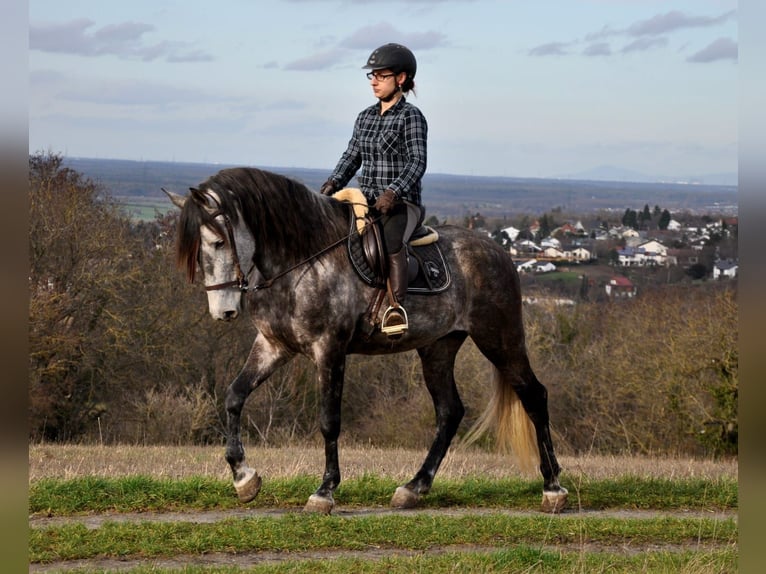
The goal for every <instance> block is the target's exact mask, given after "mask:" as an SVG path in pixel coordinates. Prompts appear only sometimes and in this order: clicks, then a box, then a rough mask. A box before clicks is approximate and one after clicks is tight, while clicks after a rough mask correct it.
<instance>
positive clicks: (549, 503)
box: [541, 486, 569, 514]
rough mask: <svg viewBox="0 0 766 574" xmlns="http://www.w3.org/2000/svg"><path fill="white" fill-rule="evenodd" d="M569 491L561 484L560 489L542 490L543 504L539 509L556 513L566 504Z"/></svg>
mask: <svg viewBox="0 0 766 574" xmlns="http://www.w3.org/2000/svg"><path fill="white" fill-rule="evenodd" d="M568 496H569V492H568V491H567V489H566V488H564V487H563V486H562V487H561V490H551V491H549V492H545V491H543V504H542V508H541V510H542V511H543V512H548V513H550V514H558V513H559V512H561V511H562V510H564V508H565V507H566V505H567V498H568Z"/></svg>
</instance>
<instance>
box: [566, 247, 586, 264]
mask: <svg viewBox="0 0 766 574" xmlns="http://www.w3.org/2000/svg"><path fill="white" fill-rule="evenodd" d="M564 256H565V257H566V258H567V259H569V260H570V261H590V260H591V259H593V254H592V253H591V252H590V251H588V250H587V249H585V248H584V247H577V248H576V249H572V250H570V251H565V252H564Z"/></svg>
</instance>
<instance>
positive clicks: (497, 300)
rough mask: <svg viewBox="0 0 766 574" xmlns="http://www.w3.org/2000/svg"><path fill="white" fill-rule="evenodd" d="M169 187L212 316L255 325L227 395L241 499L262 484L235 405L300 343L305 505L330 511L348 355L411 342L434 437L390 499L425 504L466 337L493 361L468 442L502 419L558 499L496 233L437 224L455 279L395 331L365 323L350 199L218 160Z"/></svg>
mask: <svg viewBox="0 0 766 574" xmlns="http://www.w3.org/2000/svg"><path fill="white" fill-rule="evenodd" d="M163 191H165V193H166V194H167V195H168V196H169V198H170V200H171V201H172V202H173V204H174V205H176V206H177V207H179V208H180V210H181V211H180V216H179V219H178V228H177V236H176V253H175V255H176V263H177V264H178V266H179V267H180V268H181V270H183V271H185V274H186V276H187V279H188V281H190V282H194V280H195V276H196V275H197V274H199V273H201V274H202V277H203V283H204V285H205V289H206V290H207V298H208V311H209V313H210V315H211V316H212V317H213V318H214V319H215V320H220V321H233V320H235V319H237V318H238V317H239V316H240V315H242V314H243V311H244V310H245V309H247V310H248V312H249V313H248V314H249V315H250V319H251V320H252V322H253V323H254V325H255V327H256V329H257V335H256V336H255V339H254V341H253V344H252V348H251V349H250V351H249V354H248V357H247V359H246V361H245V364H244V366H243V367H242V369H241V370H240V372H239V373H238V375H237V376H236V377H235V378H234V380H233V381H232V382H231V383H230V384H229V386H228V388H227V390H226V395H225V409H226V415H227V416H226V450H225V458H226V461H227V462H228V464H229V466H230V468H231V472H232V474H233V485H234V489H235V491H236V493H237V496H238V498H239V500H240V501H241V502H242V503H247V502H250V501H252V500H253V499H254V498H255V497H256V496H257V494H258V491H259V490H260V488H261V482H262V479H261V477H260V475H259V474H258V473H257V472H256V470H255V469H254V468H252V467H250V466H249V465H248V464H247V462H246V461H245V449H244V446H243V444H242V440H241V436H240V425H241V420H240V419H241V412H242V409H243V406H244V404H245V401H246V400H247V398H248V397H249V395H250V394H251V393H252V392H253V391H254V390H255V389H256V388H258V387H259V386H260V385H261V384H262V383H264V382H265V381H266V380H267V379H268V378H269V376H270V375H271V374H272V373H273V372H274V371H275V369H277V368H278V367H280V366H282V365H283V364H285V363H286V362H288V361H289V360H290V359H291V358H293V357H295V356H296V355H299V354H300V355H304V356H306V357H308V358H309V359H310V360H311V361H312V362H313V363H314V365H315V366H316V373H317V378H318V385H319V389H320V414H319V423H320V424H319V427H320V432H321V434H322V436H323V438H324V452H325V469H324V474H323V476H322V482H321V484H320V486H319V487H318V488H317V490H316V491H315V492H314V493H313V494H311V495H310V497H309V499H308V501H307V503H306V505H305V507H304V510H305V511H308V512H316V513H324V514H330V513H331V512H332V510H333V508H334V507H335V500H334V497H333V494H334V492H335V490H336V488H337V487H338V485H339V484H340V481H341V472H340V465H339V459H338V440H339V435H340V426H341V398H342V393H343V384H344V368H345V363H346V357H347V356H348V355H350V354H364V355H383V354H389V353H401V352H404V351H410V350H413V349H414V350H416V352H417V354H418V356H419V358H420V361H421V365H422V372H423V378H424V381H425V385H426V387H427V390H428V392H429V393H430V395H431V398H432V400H433V405H434V410H435V418H436V435H435V437H434V438H433V442H432V444H431V446H430V448H429V450H428V453H427V455H426V457H425V459H424V461H423V463H422V465H421V467H420V469H419V470H418V471H417V472H416V473H415V475H414V476H413V478H412V480H410V481H409V482H407V483H406V484H404V485H401V486H398V487H397V488H396V490H395V492H394V494H393V496H392V498H391V502H390V504H391V506H392V507H394V508H400V509H401V508H413V507H415V506H417V504H418V502H419V500H420V499H421V497H422V496H424V495H426V494H427V493H428V492H429V491H430V490H431V487H432V484H433V481H434V477H435V475H436V473H437V471H438V469H439V466H440V464H441V463H442V460H443V459H444V457H445V455H446V454H447V450H448V448H449V447H450V444H451V443H452V440H453V438H454V437H455V435H456V433H457V430H458V427H459V424H460V422H461V420H462V419H463V417H464V414H465V408H464V406H463V403H462V401H461V398H460V394H459V392H458V387H457V385H456V382H455V378H454V366H455V357H456V355H457V353H458V350H459V349H460V347H461V346H462V344H463V343H464V342H465V340H466V338H468V337H471V339H472V340H473V342H474V343H475V345H476V346H477V348H478V349H479V350H480V351H481V353H482V354H483V355H484V356H485V357H486V358H487V359H488V360H489V361H490V363H491V364H492V372H493V377H492V379H493V384H494V391H493V395H492V398H491V399H490V401H489V403H488V405H487V408H486V410H485V411H484V413H483V414H482V415H481V416H480V417H479V419H478V421H477V423H476V424H475V425H474V427H473V428H472V429H471V431H470V432H469V433H468V435H467V436H468V437H469V440H468V442H471V441H475V439H476V437H478V436H481V435H483V434H484V433H485V432H487V431H488V430H490V429H494V431H495V436H496V443H497V445H498V447H499V448H501V449H503V450H505V451H508V450H512V451H513V452H514V453H515V454H516V456H517V458H518V461H519V463H520V465H521V466H522V467H527V468H534V466H535V465H538V468H539V472H540V473H541V475H542V478H543V498H542V504H541V510H542V511H543V512H549V513H557V512H560V511H562V510H563V509H564V507H565V506H566V502H567V489H566V488H564V487H563V486H561V484H559V474H560V471H561V469H560V466H559V464H558V461H557V460H556V456H555V454H554V448H553V442H552V440H551V433H550V427H549V415H548V406H547V400H548V395H547V390H546V388H545V386H544V385H543V384H542V383H540V381H538V379H537V377H536V376H535V374H534V372H533V370H532V368H531V366H530V361H529V358H528V354H527V348H526V343H525V338H524V327H523V322H522V303H521V293H520V286H519V278H518V274H517V272H516V268H515V266H514V264H513V262H512V259H511V257H510V255H509V254H508V253H507V252H505V251H504V250H503V249H502V248H501V247H500V246H499V245H498V244H497V243H495V242H494V241H492V240H491V239H490V238H488V237H483V236H482V235H480V234H478V233H476V232H474V231H471V230H468V229H464V228H460V227H457V226H451V225H442V226H437V227H436V229H437V231H438V233H439V239H438V244H439V246H440V248H441V250H442V252H443V253H444V258H445V260H446V263H447V265H448V266H449V269H450V273H451V283H450V285H449V288H448V289H446V290H444V291H442V292H440V293H439V294H428V293H424V294H411V295H410V296H409V297H408V299H407V309H408V314H409V329H408V330H407V331H405V332H404V334H403V335H402V336H400V337H399V338H397V339H396V340H392V339H391V338H389V337H387V336H386V335H385V334H384V333H382V332H381V331H380V330H377V331H376V330H373V331H372V332H370V329H369V328H368V325H367V322H366V321H365V319H364V317H365V314H366V313H367V312H368V311H369V306H370V301H372V300H373V298H374V297H375V295H376V291H377V288H376V287H375V286H371V285H369V284H367V283H365V282H364V281H362V280H361V279H360V277H359V275H358V274H357V273H355V271H354V269H353V268H352V265H351V263H350V262H349V253H348V252H347V250H345V249H343V245H344V243H345V242H346V241H347V238H348V237H349V235H353V234H354V233H355V231H354V230H353V225H350V224H349V222H350V221H351V218H353V214H352V211H351V209H352V207H351V206H350V205H349V204H348V203H346V202H342V201H339V200H337V199H335V198H333V197H327V196H324V195H321V194H319V193H317V192H316V191H312V190H311V189H309V188H308V187H307V186H305V185H304V184H302V183H300V182H298V181H296V180H294V179H291V178H288V177H285V176H283V175H280V174H277V173H272V172H269V171H266V170H261V169H257V168H252V167H234V168H227V169H222V170H221V171H219V172H217V173H216V174H214V175H212V176H211V177H209V178H208V179H207V180H206V181H204V182H203V183H201V184H200V185H198V186H197V187H192V188H189V194H188V195H185V196H182V195H179V194H176V193H174V192H172V191H167V190H164V189H163ZM350 229H351V231H349V230H350Z"/></svg>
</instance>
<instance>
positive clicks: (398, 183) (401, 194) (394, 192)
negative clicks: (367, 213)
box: [321, 44, 428, 335]
mask: <svg viewBox="0 0 766 574" xmlns="http://www.w3.org/2000/svg"><path fill="white" fill-rule="evenodd" d="M363 69H367V70H370V72H369V73H368V74H367V78H368V79H369V80H370V85H371V87H372V92H373V94H374V95H375V97H376V98H378V101H377V103H375V104H373V105H372V106H370V107H368V108H366V109H364V110H363V111H362V112H361V113H360V114H359V115H358V116H357V118H356V122H355V123H354V130H353V133H352V135H351V140H350V141H349V143H348V147H347V149H346V151H345V152H343V155H341V158H340V160H339V161H338V164H337V165H336V167H335V170H334V171H333V172H332V175H331V176H330V178H329V179H328V180H327V181H326V182H325V183H324V185H323V186H322V188H321V192H322V193H323V194H325V195H332V194H333V193H334V192H335V191H337V190H339V189H342V188H343V187H345V186H346V184H347V183H348V182H349V181H350V180H351V178H352V177H353V176H354V174H356V172H357V171H358V170H359V169H360V168H361V173H360V175H359V178H358V179H359V186H360V188H361V190H362V192H363V193H364V195H365V197H366V198H367V202H368V204H369V205H370V206H371V207H372V208H373V210H375V211H377V212H378V213H379V214H380V216H381V223H382V227H383V235H384V239H385V244H386V253H387V257H388V269H389V281H390V287H391V289H390V291H391V292H392V294H393V297H394V301H392V302H391V306H392V307H393V309H389V310H388V311H387V315H388V321H387V324H384V325H382V328H383V329H384V331H386V332H387V333H389V335H400V334H401V333H403V332H404V331H405V330H406V329H407V327H408V325H407V315H406V313H405V312H404V310H403V308H401V305H402V303H403V302H404V299H405V296H406V294H407V283H408V278H407V250H406V243H407V241H408V240H409V238H410V236H411V235H412V232H413V231H414V230H415V228H416V226H417V225H418V223H419V222H420V221H422V218H423V215H424V209H423V205H422V201H421V187H422V185H421V180H422V178H423V174H424V173H425V171H426V140H427V135H428V125H427V123H426V119H425V117H424V116H423V114H422V113H421V111H420V110H419V109H418V108H417V107H415V106H414V105H412V104H411V103H409V102H408V101H407V100H406V98H405V95H406V94H408V93H409V92H411V91H412V92H413V93H414V88H415V81H414V80H415V72H416V71H417V62H416V60H415V56H414V55H413V53H412V52H411V51H410V50H409V49H408V48H406V47H405V46H402V45H401V44H385V45H383V46H380V47H379V48H377V49H376V50H375V51H373V52H372V54H370V57H369V58H368V59H367V63H366V64H365V65H364V66H363Z"/></svg>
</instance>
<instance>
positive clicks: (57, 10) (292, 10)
mask: <svg viewBox="0 0 766 574" xmlns="http://www.w3.org/2000/svg"><path fill="white" fill-rule="evenodd" d="M28 6H29V53H28V56H29V57H28V66H29V85H28V94H27V98H28V114H29V115H28V129H29V139H28V143H29V151H30V153H37V152H41V151H42V152H46V151H50V152H52V153H58V154H62V155H64V156H65V157H92V158H114V159H128V160H153V161H177V162H194V163H221V164H227V165H230V164H238V165H254V166H259V167H305V168H319V169H327V171H328V175H329V173H330V172H331V171H332V169H333V167H334V166H335V164H336V162H337V161H338V159H339V157H340V155H341V153H342V152H343V151H344V149H345V147H346V144H347V143H348V140H349V137H350V136H351V130H352V127H353V122H354V119H355V118H356V115H357V114H358V113H359V112H360V111H361V110H362V109H363V108H365V107H367V106H368V105H370V104H372V103H374V102H375V100H374V97H373V96H372V91H371V89H370V86H369V81H368V80H367V79H366V78H365V76H364V72H365V70H362V66H363V65H364V64H365V62H366V60H367V57H368V56H369V54H370V52H372V50H374V49H375V48H376V47H378V46H380V45H382V44H385V43H387V42H399V43H402V44H405V45H406V46H408V47H409V48H410V49H411V50H412V51H413V52H414V54H415V56H416V58H417V61H418V71H417V75H416V78H415V83H416V93H415V94H411V95H410V96H408V101H410V102H412V103H413V104H415V105H416V106H418V107H419V108H420V109H421V111H422V112H423V113H424V115H425V116H426V118H427V121H428V126H429V131H428V172H429V173H446V174H464V175H486V176H509V177H567V176H571V175H577V174H582V173H585V172H589V170H593V169H595V168H599V167H602V166H611V167H613V168H619V169H622V170H628V171H630V172H635V173H637V174H645V175H650V176H653V177H659V178H670V179H673V180H686V179H688V178H691V177H700V176H705V175H708V174H720V173H730V174H733V177H734V178H736V173H737V168H738V132H737V127H738V110H737V103H738V59H739V56H738V43H739V42H738V6H737V2H736V0H677V1H676V0H497V1H493V0H408V1H398V0H385V1H381V0H357V1H354V0H258V1H257V2H255V1H252V0H251V1H246V0H219V1H218V2H193V3H192V2H188V1H182V0H131V1H130V2H104V1H103V0H68V1H66V2H62V1H61V0H29V5H28Z"/></svg>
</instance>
